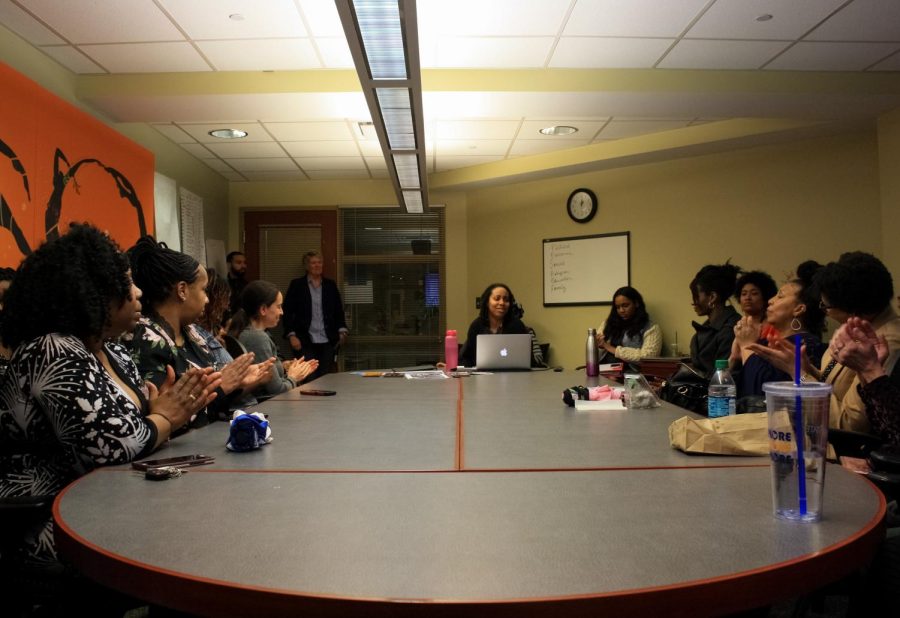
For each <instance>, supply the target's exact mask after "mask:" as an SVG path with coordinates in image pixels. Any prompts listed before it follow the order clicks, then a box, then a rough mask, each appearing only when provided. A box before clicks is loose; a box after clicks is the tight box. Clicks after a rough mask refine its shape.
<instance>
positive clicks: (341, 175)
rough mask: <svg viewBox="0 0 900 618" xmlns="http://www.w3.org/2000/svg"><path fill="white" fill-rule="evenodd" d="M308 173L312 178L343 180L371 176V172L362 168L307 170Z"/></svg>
mask: <svg viewBox="0 0 900 618" xmlns="http://www.w3.org/2000/svg"><path fill="white" fill-rule="evenodd" d="M306 174H307V175H308V176H309V177H310V179H312V180H343V179H345V178H348V179H353V178H357V179H362V178H370V176H369V172H368V171H366V170H365V169H361V170H307V172H306Z"/></svg>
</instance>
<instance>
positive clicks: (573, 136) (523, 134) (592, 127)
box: [519, 118, 608, 142]
mask: <svg viewBox="0 0 900 618" xmlns="http://www.w3.org/2000/svg"><path fill="white" fill-rule="evenodd" d="M607 120H608V118H601V119H599V120H598V119H591V120H583V119H579V118H551V119H547V120H526V121H525V122H523V123H522V128H521V129H519V139H534V140H543V141H549V142H557V141H568V140H573V141H577V140H585V139H590V138H592V137H593V136H594V134H595V133H597V131H599V130H600V129H602V128H603V125H605V124H606V121H607ZM558 126H568V127H575V128H576V129H578V132H577V133H570V134H569V135H544V134H543V133H541V129H543V128H546V127H558Z"/></svg>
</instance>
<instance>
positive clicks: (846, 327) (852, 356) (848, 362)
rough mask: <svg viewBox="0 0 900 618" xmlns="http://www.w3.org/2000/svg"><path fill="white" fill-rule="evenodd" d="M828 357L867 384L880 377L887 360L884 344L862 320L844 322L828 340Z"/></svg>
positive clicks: (885, 343)
mask: <svg viewBox="0 0 900 618" xmlns="http://www.w3.org/2000/svg"><path fill="white" fill-rule="evenodd" d="M829 348H830V349H831V356H832V357H833V358H834V359H835V360H837V362H839V363H840V364H842V365H844V366H845V367H849V368H850V369H852V370H854V371H855V372H856V373H857V375H859V378H860V380H862V381H863V382H866V383H867V382H871V381H872V380H875V379H877V378H880V377H881V376H883V375H885V373H884V362H885V361H886V360H887V357H888V346H887V341H886V340H885V339H884V337H879V336H878V334H877V333H876V332H875V329H874V328H872V325H871V324H869V322H867V321H866V320H863V319H861V318H850V319H848V320H847V321H846V322H845V323H844V324H843V325H842V326H841V327H840V328H839V329H837V331H835V333H834V336H832V338H831V343H830V344H829Z"/></svg>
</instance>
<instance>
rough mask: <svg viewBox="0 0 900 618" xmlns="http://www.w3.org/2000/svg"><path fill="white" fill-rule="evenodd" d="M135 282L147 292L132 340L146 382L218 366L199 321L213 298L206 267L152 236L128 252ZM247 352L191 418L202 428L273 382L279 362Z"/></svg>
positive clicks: (225, 369)
mask: <svg viewBox="0 0 900 618" xmlns="http://www.w3.org/2000/svg"><path fill="white" fill-rule="evenodd" d="M128 257H129V259H130V260H131V270H132V272H133V273H134V281H135V283H136V284H137V285H138V287H140V288H141V290H143V292H144V317H143V318H141V320H140V321H139V322H138V325H137V328H136V329H135V330H134V332H133V333H132V335H131V336H128V337H126V339H127V340H129V341H130V345H131V357H132V359H134V362H135V364H136V365H137V366H138V370H140V372H141V376H142V377H143V378H144V380H147V381H149V382H152V383H154V384H159V383H160V382H162V381H163V380H164V379H165V375H166V368H167V367H172V368H173V369H174V370H175V375H176V376H179V375H181V374H182V373H184V372H185V371H187V370H188V369H189V368H190V367H213V366H214V361H213V358H212V356H211V355H210V352H209V348H208V347H207V346H206V342H205V341H204V340H203V336H202V335H201V334H200V333H199V332H198V331H197V328H196V326H195V325H194V323H195V322H196V321H197V318H199V317H200V314H201V313H202V312H203V308H204V307H205V306H206V303H207V301H208V298H207V296H206V285H207V282H208V277H207V275H206V269H205V268H203V266H201V265H200V263H199V262H197V260H195V259H194V258H192V257H191V256H189V255H187V254H185V253H181V252H179V251H173V250H172V249H169V248H168V247H167V246H166V245H165V244H164V243H157V242H156V240H154V238H153V237H152V236H144V237H143V238H141V239H140V240H139V241H138V242H137V244H136V245H135V246H133V247H132V248H131V249H129V250H128ZM259 360H261V361H262V362H260V363H256V364H253V354H243V355H241V356H239V357H237V358H236V359H234V361H232V362H231V363H228V364H227V365H225V366H224V367H222V368H221V373H222V383H221V385H220V387H219V391H218V397H217V398H216V399H215V400H214V401H213V403H212V405H211V406H210V407H209V408H207V409H206V410H205V411H204V412H203V413H201V414H199V415H198V416H197V417H196V418H195V419H192V426H194V427H199V426H203V425H205V424H207V423H208V422H210V421H213V420H216V418H218V417H220V416H222V415H225V414H227V413H228V410H229V409H230V408H231V407H232V405H233V404H236V402H238V401H239V400H240V398H241V396H242V394H243V393H244V392H245V391H248V392H249V391H252V390H253V388H255V387H256V386H257V385H258V384H260V383H262V382H265V381H267V380H268V378H269V376H270V375H271V366H272V363H274V362H275V359H259Z"/></svg>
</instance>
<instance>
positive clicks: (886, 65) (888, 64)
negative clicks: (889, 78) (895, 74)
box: [872, 53, 900, 71]
mask: <svg viewBox="0 0 900 618" xmlns="http://www.w3.org/2000/svg"><path fill="white" fill-rule="evenodd" d="M872 70H873V71H900V53H896V54H894V55H893V56H891V57H890V58H885V59H884V60H882V61H881V62H879V63H878V64H876V65H875V66H874V67H872Z"/></svg>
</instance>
